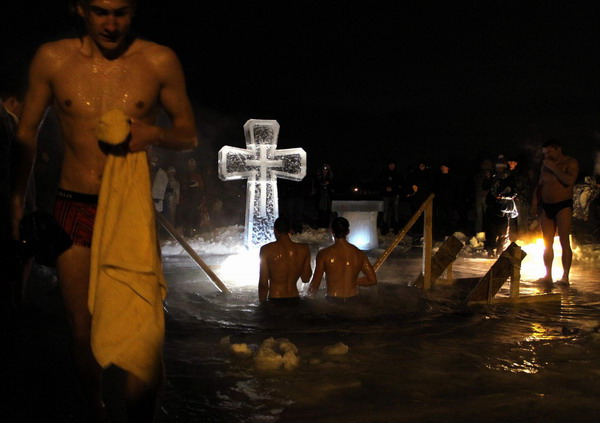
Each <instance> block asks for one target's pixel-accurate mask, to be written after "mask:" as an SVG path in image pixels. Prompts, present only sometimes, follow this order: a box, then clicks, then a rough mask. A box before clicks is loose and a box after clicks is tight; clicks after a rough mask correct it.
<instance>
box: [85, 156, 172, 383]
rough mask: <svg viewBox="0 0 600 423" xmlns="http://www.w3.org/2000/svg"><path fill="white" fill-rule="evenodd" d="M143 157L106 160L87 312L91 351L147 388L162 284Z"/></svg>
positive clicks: (158, 348)
mask: <svg viewBox="0 0 600 423" xmlns="http://www.w3.org/2000/svg"><path fill="white" fill-rule="evenodd" d="M150 193H151V190H150V174H149V170H148V161H147V157H146V152H137V153H129V154H125V155H109V156H108V159H107V162H106V165H105V168H104V175H103V176H102V185H101V187H100V195H99V198H98V210H97V214H96V220H95V223H94V236H93V239H92V249H91V263H90V288H89V297H88V305H89V309H90V312H91V314H92V350H93V352H94V356H95V357H96V360H97V361H98V363H100V365H101V366H102V367H103V368H106V367H108V366H110V365H111V364H114V365H116V366H118V367H120V368H122V369H124V370H126V371H127V372H130V373H132V374H134V375H135V376H137V377H138V378H140V379H142V380H143V381H145V382H147V383H152V382H153V381H155V380H156V378H157V376H158V373H157V372H159V371H161V369H160V367H159V366H158V363H160V362H161V359H162V358H161V357H162V347H163V341H164V315H163V303H162V301H163V299H164V298H165V296H166V292H167V291H166V282H165V279H164V275H163V272H162V265H161V261H160V257H159V254H158V243H157V239H156V226H155V220H154V219H155V217H154V205H153V202H152V196H151V194H150Z"/></svg>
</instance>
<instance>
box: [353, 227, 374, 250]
mask: <svg viewBox="0 0 600 423" xmlns="http://www.w3.org/2000/svg"><path fill="white" fill-rule="evenodd" d="M348 242H350V243H351V244H354V245H356V246H357V247H358V248H359V249H362V248H366V247H368V246H369V244H370V243H371V237H369V234H368V233H365V231H360V232H358V233H354V232H350V234H349V235H348Z"/></svg>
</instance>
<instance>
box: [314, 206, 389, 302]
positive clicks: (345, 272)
mask: <svg viewBox="0 0 600 423" xmlns="http://www.w3.org/2000/svg"><path fill="white" fill-rule="evenodd" d="M331 232H333V236H334V238H335V243H334V244H333V245H332V246H330V247H327V248H324V249H322V250H321V251H319V252H318V253H317V264H316V266H315V273H314V275H313V278H312V281H311V282H310V287H309V288H308V293H309V295H312V296H314V295H315V294H316V293H317V291H318V290H319V286H320V285H321V280H322V279H323V274H324V273H326V274H327V296H326V297H325V298H327V300H328V301H330V302H347V301H349V300H352V299H353V298H355V297H356V296H357V295H358V286H369V285H375V284H376V283H377V276H376V275H375V270H374V269H373V266H371V263H370V262H369V259H368V258H367V256H366V254H365V253H363V252H362V251H361V250H359V249H358V248H356V247H355V246H354V245H352V244H350V243H349V242H348V241H347V240H346V236H347V235H348V234H349V233H350V223H349V222H348V220H346V219H345V218H343V217H336V218H335V219H333V222H332V223H331ZM360 272H362V273H363V274H364V276H361V277H358V275H359V273H360Z"/></svg>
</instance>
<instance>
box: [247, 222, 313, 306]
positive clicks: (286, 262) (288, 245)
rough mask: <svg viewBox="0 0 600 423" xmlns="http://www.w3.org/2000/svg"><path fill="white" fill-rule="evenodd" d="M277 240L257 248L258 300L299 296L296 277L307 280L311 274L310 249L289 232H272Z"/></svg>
mask: <svg viewBox="0 0 600 423" xmlns="http://www.w3.org/2000/svg"><path fill="white" fill-rule="evenodd" d="M275 237H276V239H277V240H276V241H275V242H271V243H269V244H266V245H264V246H263V247H261V249H260V279H259V282H258V299H259V301H261V302H263V301H265V300H266V299H267V297H268V298H292V297H297V296H298V287H297V282H298V279H300V278H301V279H302V282H308V281H309V280H310V276H311V274H312V269H311V267H310V250H309V248H308V245H306V244H298V243H295V242H294V241H292V240H291V239H290V236H289V234H287V233H279V232H277V231H275Z"/></svg>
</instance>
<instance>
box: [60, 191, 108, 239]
mask: <svg viewBox="0 0 600 423" xmlns="http://www.w3.org/2000/svg"><path fill="white" fill-rule="evenodd" d="M97 208H98V196H97V195H92V194H81V193H78V192H72V191H66V190H63V189H59V190H58V193H57V194H56V202H55V203H54V213H53V214H54V218H55V219H56V221H57V222H58V224H59V225H60V226H61V227H62V228H63V229H64V230H65V232H66V233H67V234H68V235H69V236H70V237H71V239H72V240H73V244H77V245H81V246H84V247H91V246H92V234H93V231H94V219H95V218H96V209H97Z"/></svg>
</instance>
